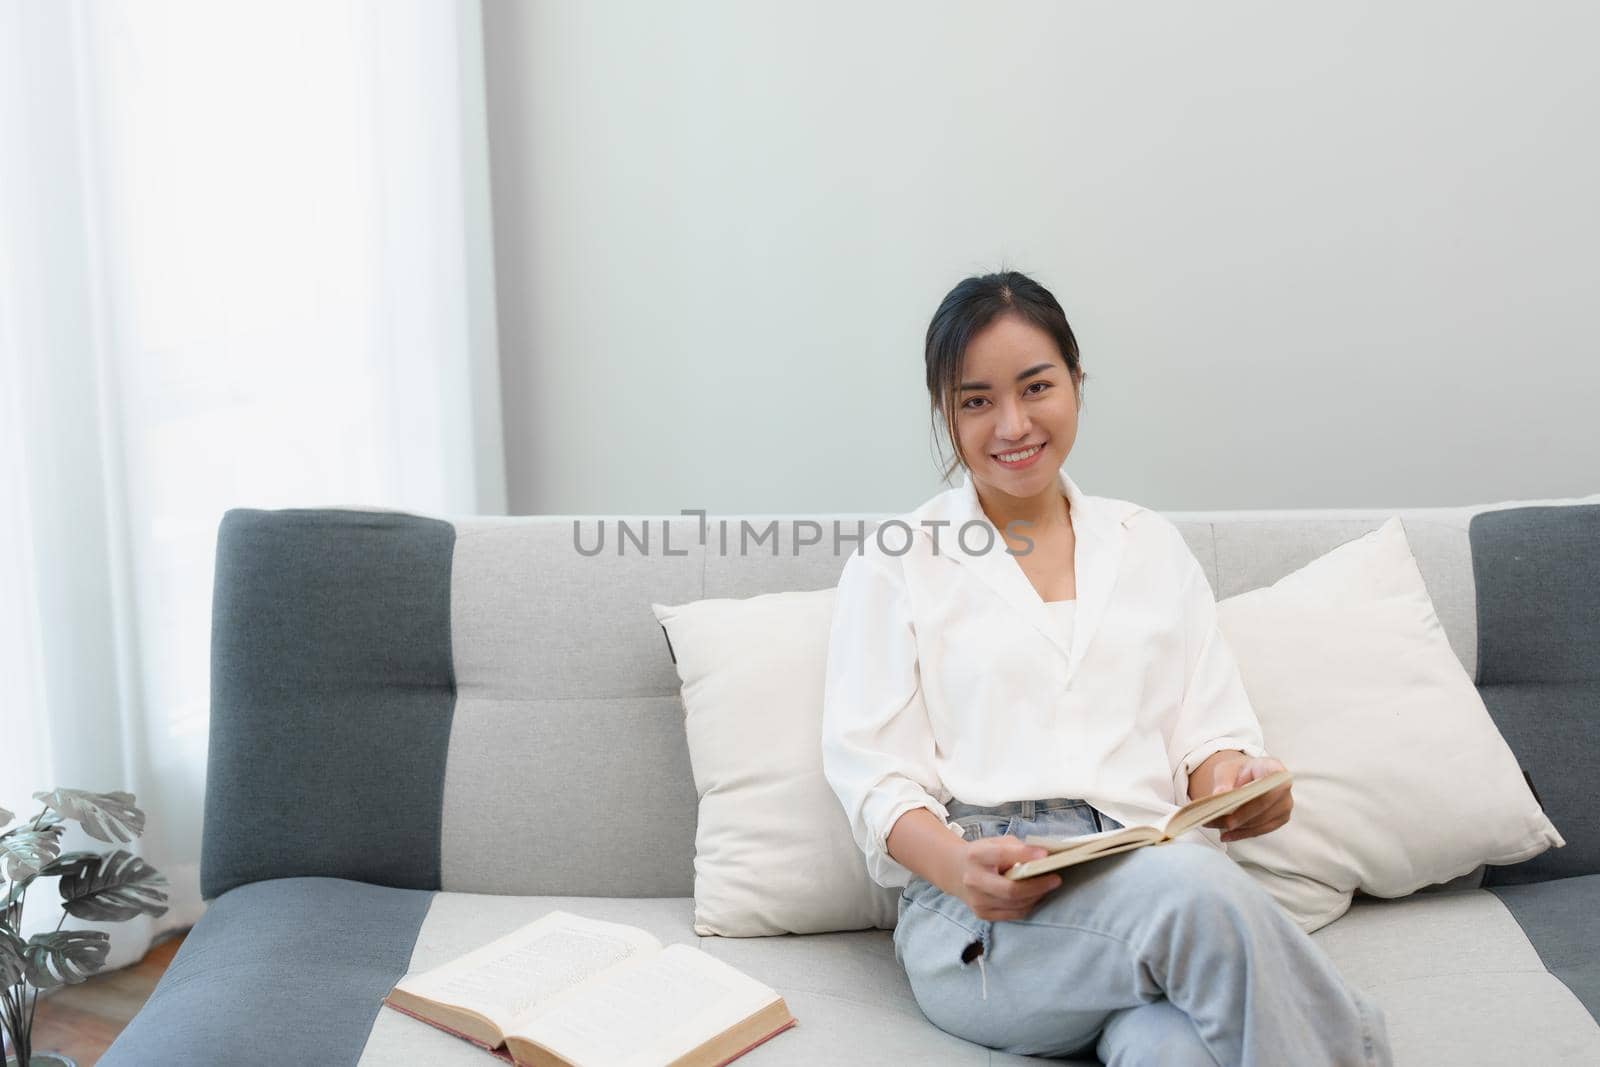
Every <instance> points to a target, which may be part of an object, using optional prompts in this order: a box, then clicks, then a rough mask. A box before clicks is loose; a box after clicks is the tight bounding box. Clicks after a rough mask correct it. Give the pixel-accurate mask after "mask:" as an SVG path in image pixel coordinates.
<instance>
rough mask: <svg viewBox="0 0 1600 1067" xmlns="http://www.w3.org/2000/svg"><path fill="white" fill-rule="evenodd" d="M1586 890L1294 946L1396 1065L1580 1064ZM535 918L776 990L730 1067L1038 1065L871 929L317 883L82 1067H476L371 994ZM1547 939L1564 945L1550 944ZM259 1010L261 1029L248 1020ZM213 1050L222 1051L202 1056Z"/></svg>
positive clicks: (477, 1060) (458, 1047) (1425, 906)
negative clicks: (671, 949) (603, 929)
mask: <svg viewBox="0 0 1600 1067" xmlns="http://www.w3.org/2000/svg"><path fill="white" fill-rule="evenodd" d="M1552 890H1554V891H1552ZM1597 893H1600V879H1596V878H1573V879H1563V880H1560V881H1556V882H1551V883H1546V884H1544V885H1540V886H1516V887H1508V888H1506V889H1503V890H1497V891H1495V892H1489V891H1485V890H1469V891H1465V892H1459V893H1430V894H1424V895H1416V896H1412V897H1408V898H1406V899H1404V900H1382V901H1379V900H1361V899H1358V900H1357V902H1356V903H1355V905H1354V906H1353V907H1352V908H1351V909H1350V911H1348V912H1347V913H1346V914H1345V916H1344V917H1343V918H1341V919H1340V920H1339V921H1338V922H1336V923H1334V924H1332V925H1331V926H1327V927H1324V928H1323V929H1321V930H1319V931H1317V932H1316V933H1315V934H1313V935H1312V939H1313V940H1314V941H1316V942H1317V944H1318V945H1319V946H1321V947H1322V948H1323V949H1324V950H1325V951H1326V952H1327V953H1328V955H1329V956H1330V958H1332V960H1333V961H1334V963H1335V965H1336V966H1337V967H1338V968H1339V970H1340V973H1341V974H1342V975H1343V976H1344V978H1345V979H1346V980H1347V981H1349V982H1351V983H1352V984H1354V985H1356V986H1357V987H1358V988H1360V989H1362V990H1364V991H1366V992H1370V993H1372V994H1373V995H1374V996H1375V997H1376V998H1377V999H1378V1000H1379V1002H1380V1003H1381V1004H1382V1005H1383V1007H1384V1011H1385V1015H1386V1018H1387V1020H1388V1023H1389V1028H1390V1036H1391V1040H1392V1042H1393V1045H1394V1052H1395V1058H1396V1059H1395V1062H1396V1063H1401V1064H1406V1065H1407V1067H1434V1065H1438V1067H1446V1065H1449V1067H1458V1065H1460V1064H1466V1063H1538V1064H1579V1063H1594V1062H1600V1023H1597V1022H1596V1019H1595V1017H1594V1015H1593V1014H1592V1012H1593V1007H1592V1004H1593V1002H1592V1001H1590V1002H1589V1004H1590V1007H1586V1006H1585V1001H1584V999H1583V997H1586V996H1588V995H1589V993H1587V992H1585V993H1583V994H1582V995H1581V996H1580V995H1578V994H1576V993H1575V992H1574V990H1573V989H1572V988H1570V987H1571V986H1572V985H1573V984H1574V981H1575V980H1574V977H1573V975H1575V974H1577V973H1579V972H1581V973H1583V974H1585V975H1587V976H1588V977H1586V978H1583V979H1582V980H1581V982H1587V983H1588V984H1587V985H1583V984H1581V982H1580V984H1579V988H1580V989H1585V990H1589V991H1592V990H1593V988H1594V985H1593V981H1592V976H1593V966H1592V964H1590V963H1589V962H1588V961H1590V960H1593V959H1595V958H1597V953H1596V951H1595V950H1596V947H1597V946H1595V945H1594V944H1593V943H1592V931H1591V930H1590V924H1589V922H1588V916H1589V915H1591V914H1593V913H1594V911H1595V909H1596V907H1597V906H1600V899H1597V898H1596V894H1597ZM554 908H560V909H562V910H566V911H571V912H574V913H577V914H580V915H585V916H588V917H590V918H595V919H605V920H609V921H613V922H626V923H630V924H632V925H635V926H639V927H642V928H644V929H646V930H648V931H650V932H651V933H652V934H654V935H655V936H656V937H658V938H660V939H661V941H662V942H663V943H665V944H672V943H683V944H690V945H696V946H698V947H699V948H701V949H702V950H704V951H706V952H710V953H711V954H712V955H715V956H717V957H718V958H720V959H723V960H725V961H727V962H728V963H730V964H732V965H733V966H735V967H738V968H739V969H740V970H742V971H745V972H746V973H748V974H750V975H752V976H753V977H755V978H757V979H759V980H760V981H763V982H765V983H767V984H768V985H770V986H772V987H773V988H774V989H776V990H778V991H779V992H781V993H782V994H783V996H784V999H785V1000H786V1001H787V1002H788V1004H789V1007H790V1010H791V1011H792V1012H793V1013H794V1015H795V1017H796V1019H798V1020H799V1025H798V1026H796V1027H795V1028H794V1029H793V1030H790V1031H788V1032H787V1033H785V1034H783V1035H782V1036H781V1037H780V1038H778V1039H776V1040H774V1041H771V1042H769V1043H767V1044H765V1045H762V1046H761V1047H759V1048H757V1049H755V1050H754V1051H752V1052H751V1053H750V1054H749V1055H748V1056H747V1057H745V1058H743V1059H741V1060H740V1061H739V1062H740V1063H748V1064H750V1065H751V1067H788V1065H796V1067H798V1065H802V1064H814V1063H840V1064H868V1063H900V1062H914V1063H929V1064H941V1065H943V1064H953V1065H961V1064H972V1065H975V1067H982V1065H990V1064H1006V1065H1012V1064H1015V1065H1018V1067H1021V1065H1023V1064H1028V1063H1036V1062H1037V1061H1036V1060H1032V1059H1029V1058H1026V1057H1013V1056H1005V1055H1002V1054H999V1053H992V1054H991V1053H990V1052H989V1051H988V1050H986V1049H983V1048H981V1047H979V1046H976V1045H972V1044H969V1043H966V1042H963V1041H959V1040H957V1039H955V1038H952V1037H950V1036H949V1035H948V1034H945V1033H943V1032H942V1031H940V1030H938V1029H937V1028H935V1027H934V1026H932V1025H931V1024H930V1023H929V1022H928V1021H927V1020H926V1019H925V1018H924V1017H923V1016H922V1014H921V1012H920V1010H919V1009H918V1008H917V1005H916V1001H915V999H914V998H913V997H912V994H911V989H910V986H909V984H908V983H907V981H906V978H905V974H904V972H903V971H901V969H900V966H899V964H898V963H897V962H896V960H895V956H894V943H893V940H892V934H891V933H890V932H889V931H886V930H867V931H855V932H849V933H834V934H812V935H807V936H794V935H786V936H781V937H763V938H718V937H698V936H696V935H695V933H694V930H693V901H692V900H691V899H690V898H689V897H676V898H632V899H629V898H622V897H570V896H539V897H535V896H499V895H480V894H469V893H448V892H446V893H438V894H433V893H425V892H417V891H410V890H394V889H380V888H377V887H372V886H361V885H357V884H355V883H347V882H341V881H337V880H333V879H321V878H306V879H286V880H279V881H271V882H262V883H258V884H256V885H252V886H245V887H241V888H239V889H236V890H233V891H231V892H229V893H227V894H225V895H224V896H222V897H221V898H219V899H218V900H216V901H214V902H213V905H212V908H211V910H210V911H209V912H208V913H207V915H206V917H205V918H204V919H203V920H202V921H201V924H200V925H199V926H197V927H196V928H195V929H194V931H192V932H191V933H190V935H189V939H188V940H187V941H186V942H185V943H184V946H183V948H182V949H181V950H180V951H179V953H178V957H177V958H176V959H175V960H174V961H173V965H172V967H171V968H169V970H168V973H167V977H166V978H164V979H163V981H162V983H161V984H160V985H159V986H158V987H157V989H156V992H155V994H154V995H153V996H152V998H151V1000H150V1002H149V1003H148V1005H147V1006H146V1008H145V1010H144V1011H142V1012H141V1013H140V1015H139V1016H138V1018H136V1019H135V1021H134V1024H133V1025H132V1026H130V1027H129V1029H128V1030H127V1031H126V1032H125V1033H124V1035H123V1036H122V1037H121V1038H119V1039H118V1041H117V1043H116V1044H115V1045H114V1046H113V1047H112V1049H111V1051H110V1052H108V1053H107V1055H106V1057H105V1058H104V1059H102V1060H101V1061H100V1062H101V1063H102V1064H104V1065H105V1067H130V1065H143V1064H155V1063H160V1064H175V1065H179V1067H183V1065H189V1064H212V1063H219V1062H226V1063H229V1064H236V1065H238V1067H255V1065H257V1064H259V1065H262V1067H267V1065H277V1064H282V1063H327V1064H336V1063H338V1064H354V1063H360V1064H361V1065H362V1067H392V1065H412V1064H415V1065H419V1067H420V1065H423V1064H427V1065H430V1067H431V1065H435V1064H437V1065H439V1067H452V1065H460V1067H474V1065H481V1064H483V1063H487V1062H490V1061H489V1060H487V1059H486V1058H485V1056H484V1054H483V1052H482V1051H480V1050H479V1049H476V1048H474V1047H472V1046H471V1045H468V1044H466V1043H465V1042H463V1041H460V1040H458V1039H456V1038H453V1037H450V1036H449V1035H447V1034H444V1033H442V1032H440V1031H438V1030H435V1029H433V1028H432V1027H429V1026H427V1025H425V1024H423V1023H420V1022H418V1021H416V1020H415V1019H411V1018H408V1017H406V1016H404V1015H401V1014H400V1013H399V1012H395V1011H392V1010H389V1009H387V1008H382V1007H381V1005H380V1002H381V1000H382V996H383V994H384V993H386V992H387V991H388V989H389V988H390V986H392V985H393V984H394V983H395V982H396V981H398V980H399V979H400V978H401V977H402V976H403V975H404V974H406V973H407V972H412V971H421V970H426V969H427V968H429V967H434V966H437V965H438V964H440V963H443V962H445V961H447V960H450V959H453V958H455V957H457V956H459V955H462V954H463V953H465V952H468V951H470V950H471V949H473V948H476V947H478V946H480V945H483V944H486V943H487V942H489V941H492V940H493V939H494V938H496V937H499V936H501V935H502V934H505V933H508V932H510V931H511V930H514V929H516V928H517V927H519V926H522V925H524V924H526V923H528V922H531V921H532V920H534V919H536V918H538V917H539V916H541V915H543V914H545V913H546V912H548V911H550V910H551V909H554ZM1530 937H1531V938H1533V940H1532V941H1530ZM1586 937H1587V938H1588V939H1587V940H1585V938H1586ZM1562 939H1566V940H1568V941H1570V942H1571V944H1570V946H1569V947H1568V948H1566V949H1564V950H1562V949H1558V948H1556V947H1554V946H1556V945H1557V943H1558V942H1559V941H1561V940H1562ZM1562 952H1564V953H1565V954H1564V955H1563V954H1561V953H1562ZM266 1004H272V1005H274V1006H275V1011H276V1013H277V1014H276V1016H274V1015H271V1014H268V1013H267V1012H266V1011H264V1010H260V1009H259V1006H261V1005H266ZM250 1005H256V1006H258V1008H257V1010H251V1009H250V1007H249V1006H250ZM285 1018H287V1019H293V1020H294V1023H293V1025H284V1024H283V1022H282V1020H283V1019H285ZM224 1048H226V1049H227V1050H228V1054H227V1055H221V1054H219V1049H224ZM1053 1062H1060V1063H1067V1064H1072V1063H1079V1062H1084V1063H1088V1062H1093V1061H1053Z"/></svg>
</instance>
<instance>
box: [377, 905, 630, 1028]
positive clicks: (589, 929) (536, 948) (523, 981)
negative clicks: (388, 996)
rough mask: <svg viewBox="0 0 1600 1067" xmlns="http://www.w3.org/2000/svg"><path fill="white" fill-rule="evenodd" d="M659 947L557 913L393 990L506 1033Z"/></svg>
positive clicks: (617, 926) (618, 927)
mask: <svg viewBox="0 0 1600 1067" xmlns="http://www.w3.org/2000/svg"><path fill="white" fill-rule="evenodd" d="M660 945H661V942H659V941H658V940H656V939H655V938H654V937H652V936H651V935H650V934H649V933H647V932H645V931H644V930H639V929H636V928H634V927H631V926H626V925H624V924H621V923H608V922H602V921H600V920H598V919H585V918H583V917H581V916H578V915H573V914H571V913H570V912H564V911H552V912H550V913H549V914H548V915H546V916H544V917H543V918H541V919H539V920H537V921H535V922H533V923H530V924H528V925H527V926H524V927H522V928H521V929H520V930H516V931H514V932H513V933H511V934H508V935H507V936H505V937H502V938H499V939H498V940H495V941H491V942H490V943H489V944H487V945H484V946H483V947H482V948H479V949H476V950H474V951H472V952H469V953H467V954H466V955H465V956H462V957H461V958H460V959H458V960H454V961H452V962H451V963H447V964H444V965H443V966H441V967H436V968H434V969H433V970H431V971H426V972H424V973H422V974H420V975H416V976H415V977H408V978H404V979H402V980H401V981H400V982H398V983H396V985H395V988H397V989H401V990H404V991H405V992H408V993H411V994H414V995H416V996H420V997H426V998H427V999H429V1000H435V1001H439V1002H441V1003H445V1004H453V1005H457V1006H459V1007H463V1008H467V1009H470V1010H472V1011H474V1012H477V1013H478V1014H480V1015H483V1016H485V1017H486V1018H488V1019H490V1020H491V1021H493V1022H494V1024H495V1025H496V1026H498V1027H499V1028H500V1030H501V1032H502V1033H504V1032H506V1031H507V1030H508V1028H509V1027H510V1025H511V1024H512V1023H513V1022H514V1021H516V1020H517V1018H518V1016H521V1015H523V1014H525V1013H528V1012H530V1011H533V1010H535V1009H536V1008H537V1007H538V1006H539V1005H540V1004H542V1003H544V1002H546V1001H548V1000H550V999H551V998H553V997H555V996H557V995H558V994H560V993H562V992H563V991H565V990H568V989H571V988H572V987H573V986H575V985H577V984H579V983H581V982H583V981H585V980H587V979H589V978H591V977H593V976H594V975H596V974H599V973H600V972H602V971H604V970H606V969H608V968H610V967H615V966H618V965H620V964H623V963H625V962H626V961H628V960H630V959H634V958H636V957H639V956H642V955H647V954H653V953H654V952H656V951H658V950H659V948H660Z"/></svg>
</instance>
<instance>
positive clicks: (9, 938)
mask: <svg viewBox="0 0 1600 1067" xmlns="http://www.w3.org/2000/svg"><path fill="white" fill-rule="evenodd" d="M27 951H28V946H27V945H25V944H23V942H22V938H20V937H18V936H17V935H16V934H14V933H12V932H11V931H10V930H7V929H6V928H5V927H4V926H0V986H12V985H16V984H17V983H18V982H20V981H22V976H23V975H24V974H26V973H27V970H28V962H27V958H26V953H27Z"/></svg>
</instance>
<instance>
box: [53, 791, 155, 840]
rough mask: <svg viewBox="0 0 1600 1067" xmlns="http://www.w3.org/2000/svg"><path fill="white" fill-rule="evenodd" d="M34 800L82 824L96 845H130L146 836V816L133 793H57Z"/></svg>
mask: <svg viewBox="0 0 1600 1067" xmlns="http://www.w3.org/2000/svg"><path fill="white" fill-rule="evenodd" d="M33 796H34V799H35V800H40V801H43V802H44V803H45V804H47V805H49V806H50V807H52V808H54V809H55V810H56V811H59V812H60V813H61V814H63V815H65V816H66V817H67V818H69V819H76V820H78V823H79V825H81V826H82V827H83V831H84V833H86V834H88V835H89V836H90V837H92V838H94V839H95V840H96V841H106V842H116V841H122V842H128V841H132V840H133V839H134V838H136V837H138V836H139V835H140V834H142V833H144V812H142V811H140V810H139V809H138V808H136V807H134V804H133V794H132V793H91V792H89V791H88V790H85V789H57V790H55V791H54V792H51V793H35V794H33Z"/></svg>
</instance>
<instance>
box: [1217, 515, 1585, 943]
mask: <svg viewBox="0 0 1600 1067" xmlns="http://www.w3.org/2000/svg"><path fill="white" fill-rule="evenodd" d="M1217 614H1218V619H1219V621H1220V623H1221V626H1222V631H1223V634H1224V636H1225V637H1226V639H1227V642H1228V647H1229V648H1230V649H1231V650H1232V652H1233V654H1234V657H1235V659H1237V661H1238V663H1239V670H1240V673H1241V674H1242V676H1243V678H1244V685H1245V690H1246V691H1247V692H1248V693H1249V695H1250V702H1251V704H1252V705H1253V706H1254V708H1255V711H1256V715H1257V717H1258V718H1259V719H1260V721H1261V729H1262V733H1263V735H1264V737H1265V740H1266V747H1267V751H1268V752H1270V753H1271V754H1272V755H1273V756H1275V757H1276V758H1278V759H1280V760H1282V761H1283V763H1284V765H1285V766H1286V767H1288V768H1289V770H1290V771H1292V772H1293V773H1294V794H1293V795H1294V811H1293V813H1292V814H1291V816H1290V819H1289V822H1288V823H1287V824H1286V825H1284V826H1283V827H1281V828H1279V829H1277V830H1274V831H1273V832H1271V833H1269V834H1264V835H1262V836H1260V837H1251V838H1245V839H1244V840H1241V841H1232V842H1228V844H1227V846H1226V847H1227V850H1228V853H1229V855H1231V856H1232V857H1233V858H1234V859H1235V860H1237V861H1238V862H1239V863H1240V864H1241V865H1242V866H1243V867H1244V868H1245V870H1247V871H1249V872H1250V873H1251V874H1252V875H1253V876H1255V877H1256V878H1257V879H1258V880H1259V881H1260V882H1261V883H1262V885H1264V886H1265V887H1266V889H1267V890H1268V891H1269V892H1270V893H1271V894H1272V896H1273V897H1274V898H1275V899H1276V900H1277V901H1278V902H1279V903H1280V904H1282V905H1283V906H1284V907H1285V908H1286V909H1287V910H1288V911H1289V913H1290V914H1291V915H1292V916H1293V917H1294V918H1295V920H1296V922H1298V923H1299V924H1300V926H1301V927H1302V928H1303V929H1305V930H1307V931H1308V932H1309V931H1311V930H1315V929H1318V928H1319V927H1322V926H1325V925H1327V924H1328V923H1330V922H1332V921H1333V920H1334V919H1337V918H1338V917H1339V916H1340V915H1342V914H1344V912H1345V910H1346V909H1347V908H1348V907H1349V906H1350V900H1351V897H1352V895H1353V893H1354V891H1355V889H1356V888H1357V887H1359V888H1360V889H1361V890H1362V891H1363V892H1366V893H1369V894H1371V895H1373V896H1379V897H1398V896H1404V895H1406V894H1408V893H1412V892H1415V891H1416V890H1418V889H1420V888H1422V887H1423V886H1427V885H1431V884H1433V883H1435V882H1443V881H1447V880H1449V879H1451V878H1455V877H1458V876H1460V875H1463V874H1466V873H1467V872H1469V871H1471V870H1473V869H1474V868H1476V867H1477V866H1479V865H1480V864H1483V863H1490V864H1505V863H1516V862H1518V861H1520V860H1525V859H1528V858H1529V857H1530V856H1536V855H1538V854H1539V853H1541V852H1543V851H1544V850H1545V849H1547V848H1550V847H1552V846H1555V847H1560V846H1561V845H1563V844H1565V842H1564V841H1563V840H1562V838H1561V835H1560V834H1559V833H1558V832H1557V831H1556V828H1555V826H1554V825H1552V824H1551V822H1550V820H1549V819H1548V818H1546V817H1545V814H1544V812H1543V811H1542V810H1541V809H1540V807H1539V804H1538V802H1537V801H1536V800H1535V799H1534V798H1533V794H1532V793H1531V792H1530V791H1529V789H1528V786H1527V783H1526V782H1525V781H1524V779H1523V777H1522V772H1521V770H1520V769H1519V768H1518V766H1517V760H1516V757H1515V755H1513V753H1512V752H1511V749H1510V748H1509V747H1508V746H1507V745H1506V742H1505V739H1504V738H1503V737H1501V736H1500V731H1499V730H1498V729H1496V728H1495V725H1494V721H1493V720H1492V719H1491V718H1490V717H1489V712H1488V710H1487V709H1486V708H1485V707H1484V704H1483V700H1482V698H1481V697H1479V695H1478V691H1477V689H1476V687H1474V686H1473V684H1472V680H1471V679H1470V678H1468V677H1467V673H1466V670H1465V669H1464V668H1463V667H1462V666H1461V661H1460V660H1458V659H1457V658H1456V656H1455V653H1454V652H1452V651H1451V649H1450V645H1449V642H1448V641H1447V639H1446V638H1445V634H1444V630H1443V628H1442V627H1441V626H1440V625H1439V619H1438V616H1437V615H1435V614H1434V610H1433V602H1432V601H1431V600H1430V599H1429V597H1428V591H1427V589H1426V587H1425V586H1424V585H1423V582H1422V574H1421V572H1420V571H1419V570H1418V569H1417V563H1416V560H1415V559H1414V558H1413V557H1412V554H1411V548H1410V546H1409V545H1408V544H1407V542H1406V537H1405V531H1404V528H1403V527H1402V526H1401V523H1400V520H1399V519H1398V518H1393V519H1390V520H1389V521H1388V522H1386V523H1384V524H1383V526H1381V527H1380V528H1379V529H1377V530H1374V531H1373V532H1372V533H1369V534H1367V535H1365V536H1364V537H1360V538H1357V539H1356V540H1354V541H1350V542H1348V543H1347V544H1343V545H1340V546H1339V547H1338V548H1336V549H1334V550H1333V551H1331V552H1329V553H1328V554H1326V555H1324V556H1322V557H1320V558H1318V559H1316V560H1313V561H1312V562H1311V563H1309V564H1307V565H1306V566H1304V567H1302V568H1301V569H1300V570H1297V571H1295V572H1294V573H1293V574H1290V575H1288V576H1286V577H1284V578H1282V579H1280V580H1279V581H1278V582H1276V583H1274V584H1273V585H1271V586H1269V587H1267V588H1265V589H1256V590H1252V591H1251V592H1248V593H1243V594H1241V595H1239V596H1235V597H1230V598H1229V599H1227V600H1224V601H1222V602H1221V603H1219V604H1218V605H1217Z"/></svg>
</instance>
